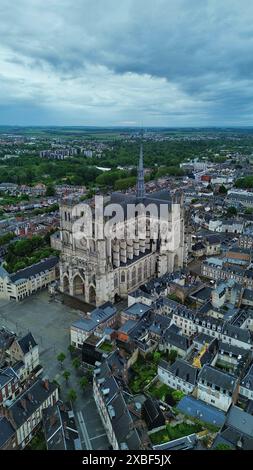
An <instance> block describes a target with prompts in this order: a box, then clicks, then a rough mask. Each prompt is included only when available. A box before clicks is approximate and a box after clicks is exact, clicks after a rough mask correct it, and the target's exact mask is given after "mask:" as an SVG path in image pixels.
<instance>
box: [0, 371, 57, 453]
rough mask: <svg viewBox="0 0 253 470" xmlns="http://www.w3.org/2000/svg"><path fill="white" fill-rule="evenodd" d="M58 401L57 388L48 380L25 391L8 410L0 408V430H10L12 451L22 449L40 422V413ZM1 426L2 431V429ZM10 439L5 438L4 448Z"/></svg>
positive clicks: (37, 383) (38, 382) (36, 383)
mask: <svg viewBox="0 0 253 470" xmlns="http://www.w3.org/2000/svg"><path fill="white" fill-rule="evenodd" d="M57 401H58V388H57V386H56V385H55V384H53V383H51V382H49V381H48V380H44V381H42V380H38V381H36V382H35V383H33V385H32V386H31V387H29V388H28V389H26V390H25V392H23V393H22V395H20V396H19V397H18V398H17V399H16V400H15V401H14V403H13V404H12V405H11V406H10V407H9V408H4V407H1V408H0V430H1V432H2V430H4V432H5V428H6V426H7V425H8V431H9V434H10V430H11V429H12V435H11V442H12V443H13V449H14V448H15V449H24V448H25V447H26V446H27V445H28V443H29V442H30V441H31V439H32V437H33V436H34V434H35V433H36V431H37V430H38V428H39V427H40V425H41V422H42V412H43V410H44V409H45V408H48V407H50V406H53V405H54V404H55V403H56V402H57ZM2 426H3V429H2ZM0 435H1V433H0ZM9 440H10V438H9V436H6V437H5V444H4V445H5V446H6V445H7V444H8V442H9Z"/></svg>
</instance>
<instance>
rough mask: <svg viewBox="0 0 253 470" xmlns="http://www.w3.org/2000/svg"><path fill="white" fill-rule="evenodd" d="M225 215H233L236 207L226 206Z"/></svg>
mask: <svg viewBox="0 0 253 470" xmlns="http://www.w3.org/2000/svg"><path fill="white" fill-rule="evenodd" d="M227 215H228V216H229V217H232V216H233V215H237V209H236V207H234V206H230V207H228V208H227Z"/></svg>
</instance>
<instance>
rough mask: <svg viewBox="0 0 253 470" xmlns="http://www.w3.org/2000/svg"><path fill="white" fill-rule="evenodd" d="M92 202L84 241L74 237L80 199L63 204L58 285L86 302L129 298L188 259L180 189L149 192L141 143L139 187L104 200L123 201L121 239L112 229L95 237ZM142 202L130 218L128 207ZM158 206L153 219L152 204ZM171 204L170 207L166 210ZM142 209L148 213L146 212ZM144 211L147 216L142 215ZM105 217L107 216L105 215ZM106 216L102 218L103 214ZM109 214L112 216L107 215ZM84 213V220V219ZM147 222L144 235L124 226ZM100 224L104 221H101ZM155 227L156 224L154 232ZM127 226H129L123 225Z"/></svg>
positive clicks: (111, 201) (113, 203) (98, 304)
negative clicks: (161, 220) (163, 216)
mask: <svg viewBox="0 0 253 470" xmlns="http://www.w3.org/2000/svg"><path fill="white" fill-rule="evenodd" d="M93 204H94V203H93V202H92V201H91V202H89V206H90V208H91V213H92V223H91V226H92V234H91V236H89V237H87V238H85V237H83V239H82V240H80V239H79V238H78V239H77V238H76V237H75V227H76V219H77V216H76V211H75V209H76V207H77V206H78V201H74V200H73V199H65V200H63V201H62V203H61V206H60V246H61V256H60V290H61V291H62V292H64V293H67V294H69V295H71V296H75V297H78V298H79V299H81V300H83V301H84V302H86V303H88V304H92V305H96V306H100V305H102V304H104V303H105V302H107V301H110V302H112V303H114V302H115V301H117V300H118V299H119V298H126V297H127V295H128V293H129V292H131V291H133V290H134V289H136V288H137V287H139V286H140V285H141V284H145V283H146V282H147V281H149V280H150V279H152V278H156V277H159V276H162V275H163V274H165V273H167V272H173V271H174V270H176V269H178V268H180V267H182V266H183V259H184V207H183V197H182V194H181V193H177V192H176V193H175V194H173V195H172V194H170V193H169V191H168V190H162V191H157V192H153V193H145V183H144V167H143V146H142V143H141V146H140V157H139V167H138V178H137V188H136V193H135V194H124V193H119V192H117V193H112V194H111V195H110V196H107V198H106V205H107V206H108V204H111V205H113V207H114V206H115V205H119V206H120V207H121V208H122V212H123V214H124V217H125V219H124V220H123V226H124V227H123V234H124V235H122V238H121V239H119V237H116V236H114V232H113V233H111V234H109V235H107V236H104V237H101V236H99V237H98V236H96V224H97V222H96V220H95V214H96V211H95V210H94V207H93V206H92V205H93ZM130 205H131V206H133V205H136V207H137V208H138V207H142V211H139V210H137V211H135V212H134V215H133V216H132V219H131V220H130V221H129V220H128V218H127V212H128V211H127V209H128V206H130ZM150 208H156V215H155V219H154V217H153V218H152V216H151V215H150V214H151V212H152V211H151V209H150ZM164 208H165V209H167V212H166V211H164ZM143 209H144V212H143ZM162 212H163V213H165V214H167V216H166V218H167V220H166V222H167V226H168V233H167V234H165V235H163V233H162V230H160V228H159V227H160V225H159V220H158V219H159V217H160V214H161V213H162ZM144 216H145V217H144ZM105 218H106V217H105ZM105 218H104V219H105ZM107 219H108V217H107ZM85 220H86V219H85V218H84V221H83V224H85V223H86V222H85ZM143 220H144V225H145V237H143V234H141V235H140V236H138V230H137V231H136V230H135V232H134V233H135V236H134V237H128V235H127V234H128V233H129V232H128V231H127V230H126V227H127V226H129V224H130V225H132V226H134V227H136V226H137V225H138V223H140V221H142V224H143ZM100 223H101V221H100ZM151 224H152V227H154V226H155V227H156V228H157V234H156V236H154V234H153V233H152V230H151ZM124 228H125V230H124Z"/></svg>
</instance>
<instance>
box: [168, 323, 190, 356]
mask: <svg viewBox="0 0 253 470" xmlns="http://www.w3.org/2000/svg"><path fill="white" fill-rule="evenodd" d="M179 333H180V328H178V327H176V325H171V326H170V327H169V328H167V330H166V331H165V333H164V336H163V341H164V342H165V344H170V345H171V346H175V347H177V348H179V349H182V350H184V351H187V349H188V348H189V347H190V340H189V338H188V337H187V336H184V335H182V334H179Z"/></svg>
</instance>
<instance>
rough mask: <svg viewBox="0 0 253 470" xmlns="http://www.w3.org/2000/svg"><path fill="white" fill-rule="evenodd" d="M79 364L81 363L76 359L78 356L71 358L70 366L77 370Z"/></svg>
mask: <svg viewBox="0 0 253 470" xmlns="http://www.w3.org/2000/svg"><path fill="white" fill-rule="evenodd" d="M80 365H81V362H80V360H79V359H78V357H75V359H73V361H72V366H73V367H74V368H75V369H76V370H77V369H79V367H80Z"/></svg>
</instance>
